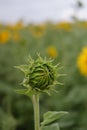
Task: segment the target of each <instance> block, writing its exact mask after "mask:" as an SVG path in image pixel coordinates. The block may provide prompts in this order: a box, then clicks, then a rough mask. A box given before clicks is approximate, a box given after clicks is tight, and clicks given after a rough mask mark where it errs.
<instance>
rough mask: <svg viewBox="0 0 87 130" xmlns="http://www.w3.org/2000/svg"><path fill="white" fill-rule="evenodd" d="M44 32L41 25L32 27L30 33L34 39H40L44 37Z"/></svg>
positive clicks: (43, 27)
mask: <svg viewBox="0 0 87 130" xmlns="http://www.w3.org/2000/svg"><path fill="white" fill-rule="evenodd" d="M44 32H45V26H43V25H37V26H34V27H33V28H32V30H31V33H32V35H33V36H34V37H37V38H39V37H42V36H43V35H44Z"/></svg>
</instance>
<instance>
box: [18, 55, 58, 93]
mask: <svg viewBox="0 0 87 130" xmlns="http://www.w3.org/2000/svg"><path fill="white" fill-rule="evenodd" d="M28 61H29V63H28V64H27V65H21V66H17V67H16V68H19V69H20V70H21V71H23V72H24V74H25V76H24V80H23V82H22V85H23V86H24V87H26V88H27V89H28V90H29V91H33V92H36V93H37V92H47V93H49V91H50V90H54V86H55V84H58V83H59V82H57V77H58V71H57V70H58V65H55V66H54V65H53V60H51V59H48V60H47V59H46V58H44V59H43V58H42V57H40V56H38V58H37V59H36V60H33V59H32V58H31V57H29V60H28Z"/></svg>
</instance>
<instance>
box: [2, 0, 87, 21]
mask: <svg viewBox="0 0 87 130" xmlns="http://www.w3.org/2000/svg"><path fill="white" fill-rule="evenodd" d="M75 1H76V0H0V21H1V22H10V23H14V22H17V21H18V20H20V19H23V20H24V21H26V22H43V21H46V20H51V21H59V20H70V16H71V14H73V8H72V4H74V3H75ZM82 2H83V3H84V8H83V9H82V10H81V11H80V12H79V14H78V16H79V17H80V18H81V19H87V0H82Z"/></svg>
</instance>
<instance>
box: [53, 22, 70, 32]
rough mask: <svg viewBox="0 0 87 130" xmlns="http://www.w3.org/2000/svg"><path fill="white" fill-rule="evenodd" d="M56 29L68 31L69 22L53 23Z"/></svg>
mask: <svg viewBox="0 0 87 130" xmlns="http://www.w3.org/2000/svg"><path fill="white" fill-rule="evenodd" d="M55 28H56V29H62V30H66V31H70V30H71V23H68V22H60V23H58V24H56V25H55Z"/></svg>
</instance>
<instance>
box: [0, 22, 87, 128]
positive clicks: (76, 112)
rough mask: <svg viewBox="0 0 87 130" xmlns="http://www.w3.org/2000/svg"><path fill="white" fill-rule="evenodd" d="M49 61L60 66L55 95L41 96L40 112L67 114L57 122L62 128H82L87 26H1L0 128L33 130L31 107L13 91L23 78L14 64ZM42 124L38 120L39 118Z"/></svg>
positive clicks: (86, 114) (86, 120)
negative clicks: (39, 57) (31, 59)
mask: <svg viewBox="0 0 87 130" xmlns="http://www.w3.org/2000/svg"><path fill="white" fill-rule="evenodd" d="M37 53H40V55H41V56H42V57H44V56H46V57H48V58H52V59H54V63H60V65H62V66H63V68H62V69H61V70H59V71H60V72H61V73H63V74H66V76H61V77H60V78H59V82H61V83H63V85H61V83H60V85H57V86H56V89H57V90H58V93H56V94H55V93H52V96H47V95H45V94H43V95H42V96H41V100H40V104H41V109H40V112H41V114H43V113H44V112H46V111H48V110H57V111H60V110H62V111H68V112H69V114H68V115H67V116H65V117H63V118H62V119H60V120H58V122H59V125H60V128H61V130H87V22H84V21H83V22H76V23H68V22H60V23H56V24H53V23H51V22H47V23H43V24H38V25H36V24H29V25H24V24H23V23H22V22H21V21H20V22H18V23H16V24H15V25H11V24H6V25H4V24H2V23H1V24H0V130H33V129H34V124H33V122H34V121H33V109H32V103H31V101H29V99H28V97H27V96H24V95H19V94H17V93H15V91H14V90H15V89H16V88H20V83H21V81H22V79H23V74H22V73H21V72H20V71H18V70H16V69H15V68H14V66H18V65H20V64H24V63H26V62H27V56H29V55H30V56H32V57H33V58H36V57H37ZM41 120H42V117H41Z"/></svg>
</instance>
